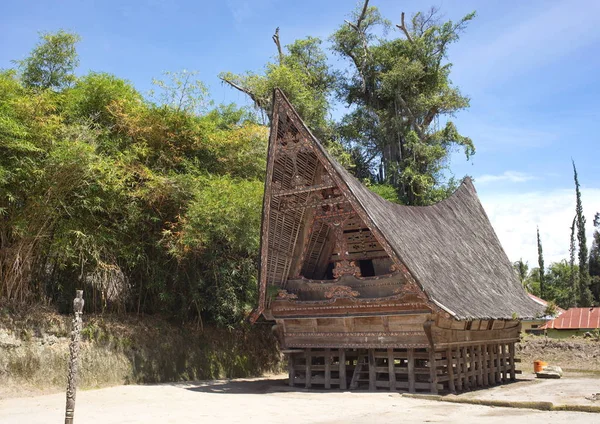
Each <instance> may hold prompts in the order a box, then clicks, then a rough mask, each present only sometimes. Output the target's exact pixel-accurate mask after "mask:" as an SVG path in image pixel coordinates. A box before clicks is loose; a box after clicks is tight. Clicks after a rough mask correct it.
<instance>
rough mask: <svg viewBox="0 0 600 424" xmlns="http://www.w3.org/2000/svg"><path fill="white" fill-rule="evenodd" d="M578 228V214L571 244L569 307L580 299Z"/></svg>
mask: <svg viewBox="0 0 600 424" xmlns="http://www.w3.org/2000/svg"><path fill="white" fill-rule="evenodd" d="M576 228H577V215H575V216H574V217H573V224H572V225H571V243H570V244H569V267H570V276H569V293H570V294H569V307H571V306H576V305H577V301H578V299H579V297H580V296H579V282H578V278H577V274H575V251H576V248H575V229H576Z"/></svg>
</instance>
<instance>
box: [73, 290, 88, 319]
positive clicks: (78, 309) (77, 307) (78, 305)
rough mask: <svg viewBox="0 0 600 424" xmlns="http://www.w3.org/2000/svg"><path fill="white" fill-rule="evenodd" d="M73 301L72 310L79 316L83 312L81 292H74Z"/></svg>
mask: <svg viewBox="0 0 600 424" xmlns="http://www.w3.org/2000/svg"><path fill="white" fill-rule="evenodd" d="M75 293H76V294H75V300H73V310H74V311H75V313H76V314H80V313H82V312H83V305H84V303H85V301H84V300H83V290H76V291H75Z"/></svg>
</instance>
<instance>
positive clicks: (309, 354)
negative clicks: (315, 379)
mask: <svg viewBox="0 0 600 424" xmlns="http://www.w3.org/2000/svg"><path fill="white" fill-rule="evenodd" d="M305 369H306V372H305V376H304V380H305V383H304V385H305V387H306V388H307V389H310V388H311V386H312V352H311V349H306V368H305Z"/></svg>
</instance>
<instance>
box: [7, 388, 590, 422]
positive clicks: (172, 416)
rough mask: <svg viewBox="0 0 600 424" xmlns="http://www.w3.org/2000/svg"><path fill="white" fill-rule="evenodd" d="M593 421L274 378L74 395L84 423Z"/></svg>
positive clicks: (42, 404)
mask: <svg viewBox="0 0 600 424" xmlns="http://www.w3.org/2000/svg"><path fill="white" fill-rule="evenodd" d="M64 404H65V399H64V394H53V395H45V396H36V397H29V398H13V399H4V400H0V422H1V423H3V424H24V423H27V424H37V423H40V424H41V423H44V424H46V423H60V422H63V420H64ZM507 420H510V422H511V423H520V422H526V423H527V424H536V423H540V424H541V423H553V422H556V423H559V422H560V423H565V422H577V423H578V424H584V423H598V422H600V416H599V415H598V414H589V413H582V412H543V411H535V410H526V409H510V408H491V407H485V406H476V405H463V404H450V403H445V402H435V401H428V400H421V399H408V398H403V397H401V396H400V395H399V394H390V393H385V392H378V393H366V392H355V393H349V392H345V393H341V392H327V393H324V392H315V391H313V392H306V391H302V390H294V391H292V390H290V389H288V388H287V387H286V386H285V385H284V384H283V383H282V382H281V381H278V380H236V381H232V382H224V381H211V382H200V383H195V384H171V385H168V384H163V385H155V386H118V387H111V388H106V389H100V390H89V391H80V392H79V393H78V394H77V406H76V410H75V422H76V423H78V424H83V423H90V424H95V423H98V424H99V423H102V424H108V423H147V424H153V423H161V424H162V423H194V422H198V423H199V422H202V423H248V422H260V423H261V424H262V423H283V422H285V423H289V424H294V423H323V424H333V423H347V422H352V423H369V424H372V423H374V422H376V423H399V422H402V423H420V422H444V423H448V422H455V423H465V424H469V423H478V424H480V423H481V422H485V423H506V422H507Z"/></svg>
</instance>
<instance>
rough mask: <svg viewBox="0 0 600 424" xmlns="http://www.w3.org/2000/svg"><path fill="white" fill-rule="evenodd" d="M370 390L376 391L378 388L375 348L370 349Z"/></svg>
mask: <svg viewBox="0 0 600 424" xmlns="http://www.w3.org/2000/svg"><path fill="white" fill-rule="evenodd" d="M368 356H369V390H370V391H375V390H377V387H376V381H377V370H376V364H375V349H369V351H368Z"/></svg>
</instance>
